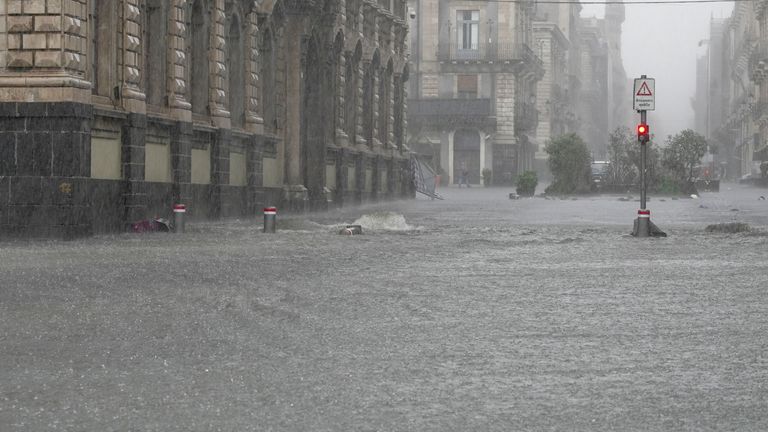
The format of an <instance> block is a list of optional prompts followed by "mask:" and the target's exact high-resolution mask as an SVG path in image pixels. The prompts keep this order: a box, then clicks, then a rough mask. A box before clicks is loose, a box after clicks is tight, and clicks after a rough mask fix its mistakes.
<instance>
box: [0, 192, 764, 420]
mask: <svg viewBox="0 0 768 432" xmlns="http://www.w3.org/2000/svg"><path fill="white" fill-rule="evenodd" d="M441 192H442V193H443V194H444V195H445V196H446V198H447V199H446V200H444V201H432V200H426V199H418V200H416V201H410V202H396V203H388V204H384V205H377V206H368V207H362V208H355V209H345V210H343V211H333V212H328V213H324V214H317V215H310V216H308V217H306V218H298V217H286V216H283V215H278V233H277V234H274V235H269V234H262V233H260V232H259V231H260V224H259V223H258V222H259V221H227V222H219V223H205V224H190V225H188V227H187V228H188V233H187V234H184V235H171V234H160V233H158V234H141V235H136V234H124V235H116V236H105V237H96V238H91V239H86V240H78V241H72V242H15V243H0V430H2V431H48V430H53V431H56V430H62V431H247V430H254V431H481V430H482V431H494V430H498V431H511V430H643V431H649V430H768V260H766V258H768V234H766V232H768V201H765V200H760V199H759V196H761V195H768V190H765V189H754V188H748V187H743V186H738V185H730V186H727V187H723V191H722V192H720V193H708V194H702V196H701V197H700V198H698V199H682V198H681V199H674V200H673V199H672V198H670V197H667V198H658V197H653V196H651V199H650V201H649V203H648V204H649V205H648V207H649V208H650V209H651V210H652V212H653V213H652V219H653V221H654V222H655V223H656V224H657V225H658V226H659V227H660V228H661V229H663V230H665V231H666V232H667V233H668V234H669V237H667V238H655V239H636V238H633V237H631V236H629V235H628V234H629V232H630V231H631V228H632V220H633V218H634V217H635V215H636V211H637V208H638V206H639V203H637V202H636V201H635V199H637V197H633V198H631V199H629V200H624V201H621V200H619V196H600V197H583V198H578V199H576V200H572V199H543V198H530V199H520V200H509V199H508V197H507V196H508V194H509V193H510V192H512V190H508V189H503V188H489V189H482V188H472V189H460V190H458V189H448V190H444V191H441ZM734 221H736V222H745V223H749V224H750V225H751V226H752V227H754V228H755V229H756V231H755V232H752V233H741V234H715V233H707V232H705V230H704V228H705V226H706V225H708V224H713V223H719V222H734ZM352 222H356V223H359V224H361V225H363V230H364V235H360V236H341V235H338V234H337V232H338V230H339V228H340V227H341V226H343V224H345V223H352Z"/></svg>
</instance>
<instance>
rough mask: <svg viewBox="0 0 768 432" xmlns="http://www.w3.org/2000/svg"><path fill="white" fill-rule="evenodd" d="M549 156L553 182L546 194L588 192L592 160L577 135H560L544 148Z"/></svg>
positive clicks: (585, 146) (582, 141)
mask: <svg viewBox="0 0 768 432" xmlns="http://www.w3.org/2000/svg"><path fill="white" fill-rule="evenodd" d="M544 151H546V152H547V154H548V155H549V162H548V163H549V170H550V171H551V172H552V176H553V177H554V181H553V182H552V184H551V185H550V186H549V187H548V188H547V190H546V192H547V193H563V194H568V193H574V192H575V193H585V192H589V190H590V183H591V177H592V176H591V171H590V163H591V162H592V158H591V157H590V155H589V149H588V148H587V145H586V144H585V143H584V140H582V139H581V137H579V136H578V135H576V134H574V133H570V134H566V135H562V136H560V137H557V138H555V139H553V140H551V141H549V142H548V143H547V145H546V147H544Z"/></svg>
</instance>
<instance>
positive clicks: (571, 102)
mask: <svg viewBox="0 0 768 432" xmlns="http://www.w3.org/2000/svg"><path fill="white" fill-rule="evenodd" d="M580 12H581V5H579V4H540V5H538V6H537V8H536V18H535V21H534V23H533V29H534V37H535V41H536V50H537V54H538V56H539V58H541V60H542V62H543V63H544V71H545V72H544V76H543V78H542V79H541V81H539V82H538V84H537V89H536V92H537V97H536V102H537V104H536V108H537V110H538V112H539V124H538V127H537V128H536V141H537V144H538V148H537V150H536V154H535V162H534V165H535V168H536V171H537V173H539V177H548V176H549V167H548V166H547V160H548V158H549V157H548V155H547V153H546V152H545V151H544V148H545V146H546V144H547V142H548V141H550V140H551V139H552V138H556V137H558V136H561V135H564V134H566V133H570V132H576V130H577V128H578V123H577V122H576V118H577V106H576V102H577V100H578V96H579V94H580V91H581V51H580V35H579V28H580V26H579V25H580V23H581V18H580V16H579V14H580Z"/></svg>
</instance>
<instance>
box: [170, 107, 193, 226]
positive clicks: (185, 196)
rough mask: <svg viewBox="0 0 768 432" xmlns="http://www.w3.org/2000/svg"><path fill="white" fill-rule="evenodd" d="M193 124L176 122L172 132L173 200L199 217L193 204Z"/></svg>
mask: <svg viewBox="0 0 768 432" xmlns="http://www.w3.org/2000/svg"><path fill="white" fill-rule="evenodd" d="M192 136H193V131H192V123H191V122H188V121H179V122H176V123H175V125H174V127H173V129H172V130H171V169H172V171H173V172H172V175H173V199H174V201H175V202H176V203H179V204H186V205H187V206H189V210H188V211H189V212H190V214H191V215H194V216H198V214H197V213H196V209H195V206H194V203H193V202H192V185H191V183H192Z"/></svg>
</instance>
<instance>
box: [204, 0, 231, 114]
mask: <svg viewBox="0 0 768 432" xmlns="http://www.w3.org/2000/svg"><path fill="white" fill-rule="evenodd" d="M213 1H214V7H213V10H212V16H211V27H210V33H211V34H210V38H211V39H210V47H211V49H210V51H209V54H208V55H209V64H210V74H209V75H208V76H209V79H208V82H209V86H210V88H209V91H208V95H209V101H208V104H209V105H210V113H211V121H213V124H214V125H216V127H219V128H229V127H230V126H231V121H230V115H229V111H227V92H226V91H225V90H224V83H225V77H226V74H227V66H226V63H225V60H224V55H225V50H226V39H225V37H224V22H225V21H226V15H225V14H224V0H213Z"/></svg>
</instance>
